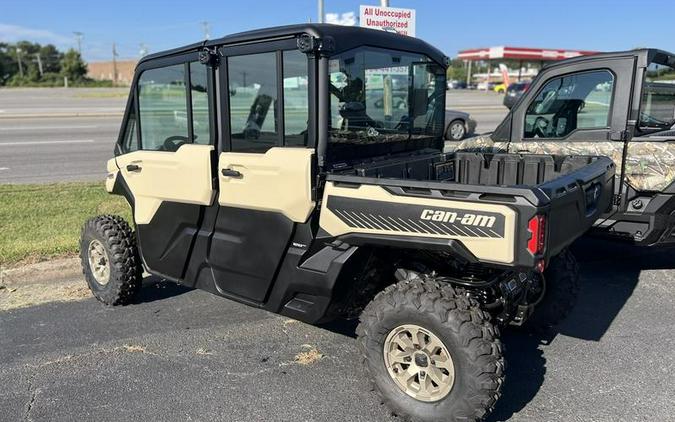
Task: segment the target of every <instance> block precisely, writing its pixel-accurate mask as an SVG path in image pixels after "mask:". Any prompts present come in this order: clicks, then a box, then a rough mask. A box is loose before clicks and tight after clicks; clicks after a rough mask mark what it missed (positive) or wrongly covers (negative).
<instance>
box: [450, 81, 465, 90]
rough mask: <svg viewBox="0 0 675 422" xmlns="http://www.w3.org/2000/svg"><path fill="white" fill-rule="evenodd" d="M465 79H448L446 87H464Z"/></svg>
mask: <svg viewBox="0 0 675 422" xmlns="http://www.w3.org/2000/svg"><path fill="white" fill-rule="evenodd" d="M466 88H467V85H466V82H465V81H448V89H466Z"/></svg>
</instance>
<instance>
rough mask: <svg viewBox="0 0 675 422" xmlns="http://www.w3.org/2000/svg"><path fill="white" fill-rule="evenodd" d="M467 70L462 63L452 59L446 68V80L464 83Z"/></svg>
mask: <svg viewBox="0 0 675 422" xmlns="http://www.w3.org/2000/svg"><path fill="white" fill-rule="evenodd" d="M466 75H467V70H466V67H465V65H464V61H463V60H460V59H453V60H452V61H451V62H450V66H448V80H450V81H452V80H457V81H466Z"/></svg>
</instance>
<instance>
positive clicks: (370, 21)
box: [359, 5, 415, 37]
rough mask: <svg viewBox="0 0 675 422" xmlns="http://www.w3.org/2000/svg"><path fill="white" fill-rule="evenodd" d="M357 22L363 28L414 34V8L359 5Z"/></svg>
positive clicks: (412, 35) (411, 35)
mask: <svg viewBox="0 0 675 422" xmlns="http://www.w3.org/2000/svg"><path fill="white" fill-rule="evenodd" d="M359 22H360V25H361V26H362V27H364V28H371V29H379V30H382V31H389V32H396V33H398V34H402V35H408V36H410V37H414V36H415V9H398V8H395V7H379V6H364V5H361V16H360V19H359Z"/></svg>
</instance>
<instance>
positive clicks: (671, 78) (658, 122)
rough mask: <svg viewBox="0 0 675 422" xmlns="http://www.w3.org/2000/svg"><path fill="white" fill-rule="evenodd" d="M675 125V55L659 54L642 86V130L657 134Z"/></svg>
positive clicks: (650, 66) (650, 65)
mask: <svg viewBox="0 0 675 422" xmlns="http://www.w3.org/2000/svg"><path fill="white" fill-rule="evenodd" d="M673 125H675V57H673V56H667V55H665V54H657V55H656V56H655V58H654V60H653V61H652V63H650V64H649V67H648V68H647V73H646V75H645V82H644V85H643V88H642V102H641V107H640V131H641V132H643V133H650V134H654V135H657V134H658V132H661V131H666V130H670V129H673Z"/></svg>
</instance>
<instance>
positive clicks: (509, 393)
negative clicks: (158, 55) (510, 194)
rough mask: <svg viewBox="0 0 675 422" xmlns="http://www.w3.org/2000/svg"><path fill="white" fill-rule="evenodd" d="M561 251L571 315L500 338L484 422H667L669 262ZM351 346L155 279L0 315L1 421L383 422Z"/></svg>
mask: <svg viewBox="0 0 675 422" xmlns="http://www.w3.org/2000/svg"><path fill="white" fill-rule="evenodd" d="M574 251H575V254H576V255H577V257H578V258H579V261H580V262H581V270H582V290H581V296H580V298H579V302H578V304H577V307H576V308H575V309H574V311H573V312H572V314H571V316H570V317H569V318H568V319H567V320H566V321H565V322H564V323H563V324H562V325H561V326H560V327H559V328H558V329H557V330H556V331H552V332H550V333H548V334H547V335H545V336H533V335H529V334H527V333H525V332H521V331H517V330H514V329H510V330H507V331H506V333H505V335H504V342H505V345H506V358H507V373H506V374H507V381H506V384H505V385H504V394H503V396H502V398H501V400H500V401H499V403H498V406H497V409H496V410H495V413H494V414H493V415H492V417H491V418H490V419H489V420H490V421H503V420H513V421H532V422H534V421H536V422H541V421H548V422H555V421H584V422H585V421H603V422H604V421H607V422H610V421H611V422H614V421H637V420H645V421H647V420H649V421H670V420H674V418H673V416H672V415H673V414H675V402H674V401H673V400H672V391H673V390H674V389H675V382H674V380H673V375H672V374H673V371H675V354H673V352H672V350H673V349H675V331H674V330H673V328H672V322H673V321H674V320H675V307H674V306H673V304H674V301H675V284H673V283H672V280H673V278H674V276H675V272H674V271H673V270H672V268H673V264H675V262H673V261H674V258H673V256H674V255H673V254H672V251H657V250H653V249H639V248H635V247H628V246H621V245H617V244H612V243H606V242H602V241H597V240H585V241H583V242H581V244H580V245H577V246H576V247H575V248H574ZM352 336H353V325H350V324H346V323H340V324H333V325H331V326H328V327H326V328H318V327H312V326H309V325H305V324H302V323H298V322H295V321H293V320H289V319H287V318H284V317H280V316H276V315H272V314H269V313H266V312H264V311H261V310H258V309H253V308H250V307H247V306H244V305H240V304H237V303H234V302H231V301H228V300H226V299H222V298H219V297H216V296H213V295H210V294H208V293H204V292H201V291H196V290H188V289H184V288H181V287H179V286H176V285H173V284H170V283H167V282H161V281H159V280H156V279H148V280H146V286H145V288H144V289H143V291H142V295H141V297H140V299H139V300H138V302H137V303H135V304H133V305H130V306H126V307H117V308H106V307H104V306H102V305H101V304H99V303H97V302H96V301H95V300H94V299H91V298H90V299H85V300H80V301H75V302H68V303H49V304H45V305H40V306H34V307H30V308H25V309H17V310H13V311H8V312H2V313H0V356H2V361H3V364H2V365H0V383H1V385H3V388H2V390H0V409H2V414H1V415H0V420H7V421H14V420H33V421H61V420H64V421H65V420H93V419H95V420H100V421H116V420H223V421H263V420H264V421H288V420H299V421H395V420H397V419H395V418H392V417H390V415H389V412H388V411H387V410H386V408H384V407H383V406H382V405H381V404H380V402H379V400H378V399H377V396H376V395H375V394H374V393H373V392H372V391H371V390H370V388H369V385H368V382H367V380H366V378H365V374H364V373H363V370H362V369H361V366H360V363H359V356H358V352H357V349H356V347H355V341H354V339H353V337H352ZM303 353H304V355H303ZM308 356H309V358H307V357H308Z"/></svg>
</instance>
